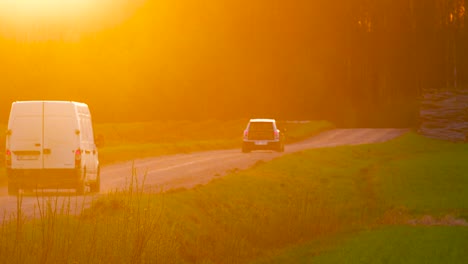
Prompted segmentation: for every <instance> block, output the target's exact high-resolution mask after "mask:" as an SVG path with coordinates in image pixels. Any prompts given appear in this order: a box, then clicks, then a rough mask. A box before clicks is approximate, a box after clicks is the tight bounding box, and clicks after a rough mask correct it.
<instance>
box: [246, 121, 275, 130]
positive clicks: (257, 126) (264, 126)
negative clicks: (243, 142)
mask: <svg viewBox="0 0 468 264" xmlns="http://www.w3.org/2000/svg"><path fill="white" fill-rule="evenodd" d="M272 129H273V123H272V122H252V123H250V127H249V130H251V131H261V130H272Z"/></svg>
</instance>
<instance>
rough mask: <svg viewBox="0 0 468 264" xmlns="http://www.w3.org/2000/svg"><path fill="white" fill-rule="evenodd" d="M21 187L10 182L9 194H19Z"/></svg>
mask: <svg viewBox="0 0 468 264" xmlns="http://www.w3.org/2000/svg"><path fill="white" fill-rule="evenodd" d="M18 192H19V187H18V185H17V184H16V183H12V182H8V195H18Z"/></svg>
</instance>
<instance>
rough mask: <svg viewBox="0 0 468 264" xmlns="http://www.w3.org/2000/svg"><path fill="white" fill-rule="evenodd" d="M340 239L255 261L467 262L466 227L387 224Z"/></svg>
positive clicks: (296, 248)
mask: <svg viewBox="0 0 468 264" xmlns="http://www.w3.org/2000/svg"><path fill="white" fill-rule="evenodd" d="M340 239H341V241H340V242H337V241H336V239H335V241H334V242H333V243H335V244H337V246H335V247H334V248H333V247H332V249H330V248H328V249H327V246H328V247H330V243H331V242H330V241H314V242H311V243H307V244H305V245H302V246H298V247H295V248H293V249H289V250H285V252H283V254H281V255H280V256H276V257H275V258H273V259H272V260H269V261H258V262H256V263H258V264H260V263H270V264H273V263H297V264H300V263H324V264H326V263H362V264H365V263H369V264H371V263H376V264H377V263H389V264H390V263H395V264H396V263H427V264H430V263H434V264H436V263H454V264H457V263H460V264H461V263H468V253H467V252H466V243H467V241H468V228H467V227H460V226H431V227H427V226H417V227H414V226H389V227H383V228H379V229H376V230H367V231H363V232H360V233H357V234H353V235H347V236H341V237H340ZM318 242H321V243H322V244H318ZM323 244H325V245H326V246H323Z"/></svg>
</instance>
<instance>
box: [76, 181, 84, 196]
mask: <svg viewBox="0 0 468 264" xmlns="http://www.w3.org/2000/svg"><path fill="white" fill-rule="evenodd" d="M84 193H85V184H84V181H82V182H80V183H78V186H77V187H76V194H77V195H83V194H84Z"/></svg>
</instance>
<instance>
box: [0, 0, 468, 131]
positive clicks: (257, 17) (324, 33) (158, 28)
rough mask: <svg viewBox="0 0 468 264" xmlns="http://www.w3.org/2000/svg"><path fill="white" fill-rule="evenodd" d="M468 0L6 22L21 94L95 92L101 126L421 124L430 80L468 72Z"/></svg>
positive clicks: (294, 3) (5, 81)
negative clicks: (242, 121)
mask: <svg viewBox="0 0 468 264" xmlns="http://www.w3.org/2000/svg"><path fill="white" fill-rule="evenodd" d="M465 8H466V6H465V1H464V0H380V1H370V0H338V1H325V0H317V1H308V0H291V1H280V0H258V1H248V0H237V1H215V0H205V1H199V0H185V1H156V0H148V1H147V2H146V4H145V5H143V6H142V7H141V8H140V9H138V10H137V11H136V12H135V13H133V14H132V15H131V16H129V17H128V18H127V19H125V20H124V21H123V22H119V23H116V24H113V25H111V26H108V27H107V28H102V27H99V30H92V28H91V29H89V30H83V31H81V32H76V31H75V30H73V26H71V25H70V26H66V25H65V26H64V25H50V24H44V25H41V24H40V23H39V24H34V25H31V26H30V27H29V28H27V29H26V30H25V29H24V28H23V29H21V30H16V31H15V29H14V28H13V27H12V26H11V25H10V24H11V23H10V24H8V23H4V22H5V21H4V20H2V19H1V18H0V87H1V91H2V96H1V97H0V102H1V104H0V119H1V120H2V122H6V120H7V118H8V109H9V105H10V103H11V102H12V101H15V100H33V99H51V100H75V101H85V102H87V103H88V104H89V105H90V107H91V109H92V111H93V112H94V117H95V120H96V121H98V122H116V121H146V120H161V119H231V118H249V117H275V118H278V119H328V120H331V121H334V122H335V123H337V124H338V125H341V126H412V125H414V124H415V123H416V122H417V115H418V114H417V112H418V97H419V96H420V95H421V91H422V90H423V89H425V88H462V87H466V85H467V82H468V53H467V47H468V37H467V36H468V35H467V30H468V29H467V27H466V24H465V18H466V17H467V15H466V9H465Z"/></svg>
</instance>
